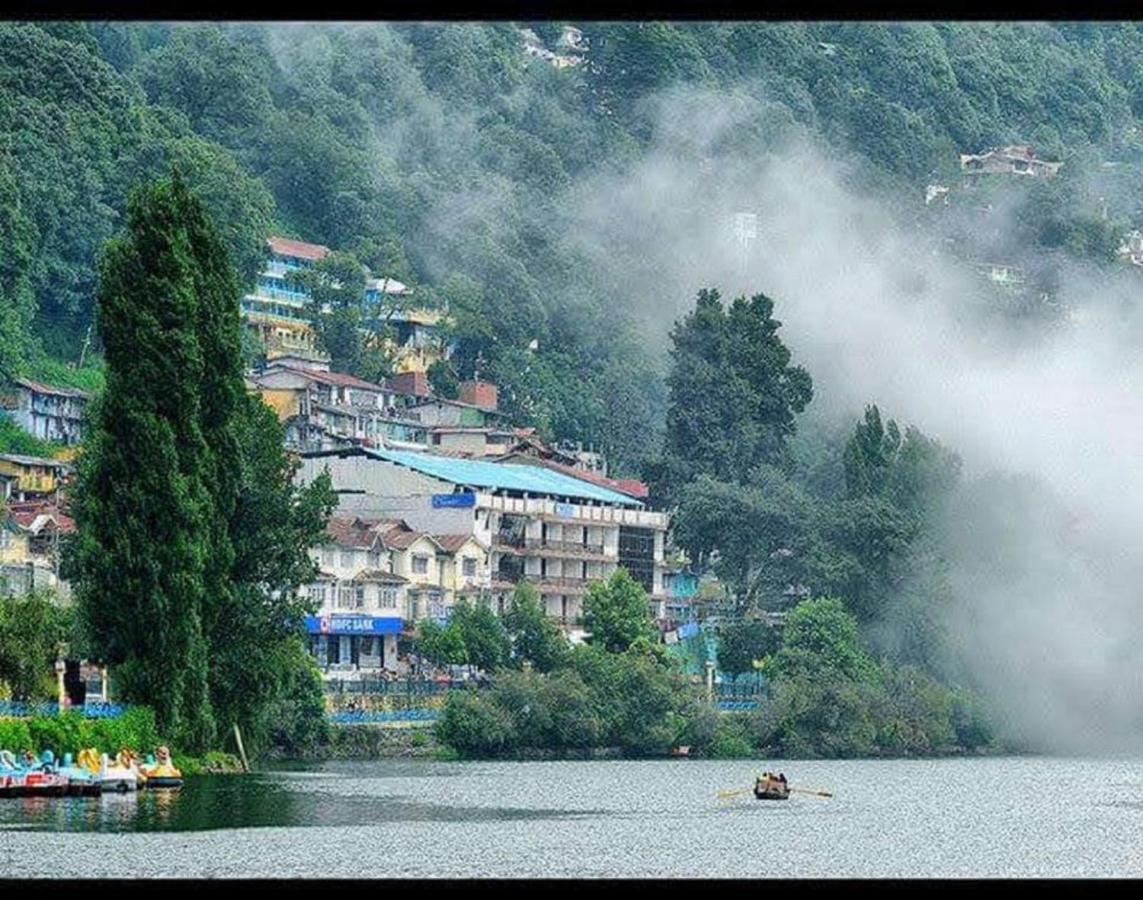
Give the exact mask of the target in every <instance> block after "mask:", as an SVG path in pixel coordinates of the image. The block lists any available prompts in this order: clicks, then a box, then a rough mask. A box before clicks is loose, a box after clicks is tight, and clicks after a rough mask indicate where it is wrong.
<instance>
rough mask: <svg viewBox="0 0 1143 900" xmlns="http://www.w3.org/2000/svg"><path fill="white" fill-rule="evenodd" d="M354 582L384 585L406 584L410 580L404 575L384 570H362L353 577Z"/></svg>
mask: <svg viewBox="0 0 1143 900" xmlns="http://www.w3.org/2000/svg"><path fill="white" fill-rule="evenodd" d="M353 580H354V581H379V582H381V583H382V584H404V583H405V582H406V581H408V580H409V579H408V578H406V577H405V576H404V575H394V574H393V573H392V572H386V571H385V570H384V569H362V570H361V571H360V572H358V573H357V574H356V575H354V576H353Z"/></svg>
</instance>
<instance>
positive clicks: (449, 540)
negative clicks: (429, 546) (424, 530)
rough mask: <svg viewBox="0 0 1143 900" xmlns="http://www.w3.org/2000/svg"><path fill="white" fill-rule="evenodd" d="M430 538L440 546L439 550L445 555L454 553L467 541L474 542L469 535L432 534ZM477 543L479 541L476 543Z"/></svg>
mask: <svg viewBox="0 0 1143 900" xmlns="http://www.w3.org/2000/svg"><path fill="white" fill-rule="evenodd" d="M430 537H431V538H432V539H433V540H434V541H436V542H437V543H438V544H440V546H441V549H442V550H444V551H445V552H446V553H456V551H457V550H459V549H460V548H461V547H463V546H464V545H465V544H467V543H468V542H469V541H475V540H476V538H474V537H473V536H472V535H471V534H433V535H430ZM477 543H479V541H477Z"/></svg>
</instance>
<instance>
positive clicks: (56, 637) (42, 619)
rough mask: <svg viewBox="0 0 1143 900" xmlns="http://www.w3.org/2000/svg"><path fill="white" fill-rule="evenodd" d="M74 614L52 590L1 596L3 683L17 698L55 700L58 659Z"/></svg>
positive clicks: (0, 667)
mask: <svg viewBox="0 0 1143 900" xmlns="http://www.w3.org/2000/svg"><path fill="white" fill-rule="evenodd" d="M71 635H72V614H71V611H70V610H68V609H64V608H62V607H61V606H60V605H59V602H58V600H56V598H55V597H54V596H52V595H51V594H50V593H45V592H34V593H30V594H26V595H22V596H11V595H0V682H4V683H6V684H7V685H8V687H9V688H10V689H11V691H12V695H13V696H14V697H15V698H16V699H18V700H47V699H53V700H54V699H56V692H57V685H56V676H55V661H56V659H57V658H58V655H59V646H60V644H62V643H66V642H68V641H70V639H71Z"/></svg>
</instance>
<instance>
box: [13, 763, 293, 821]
mask: <svg viewBox="0 0 1143 900" xmlns="http://www.w3.org/2000/svg"><path fill="white" fill-rule="evenodd" d="M296 816H297V813H296V810H295V809H294V800H293V797H292V796H291V794H290V792H289V791H288V790H286V789H285V787H284V786H283V785H280V784H277V783H275V782H274V781H272V780H268V779H264V778H259V776H256V775H252V776H246V777H243V778H236V777H230V778H228V777H224V776H199V777H194V778H188V779H187V780H186V784H185V786H184V787H183V789H182V790H180V791H167V790H151V791H140V792H138V793H134V792H133V793H126V794H119V793H108V794H104V795H103V796H101V797H58V798H57V797H25V798H20V799H19V800H10V801H5V802H0V826H2V827H3V828H4V829H5V830H6V831H12V830H20V829H22V828H27V829H47V830H52V831H112V832H114V831H199V830H203V829H212V828H249V827H257V826H267V825H289V824H293V822H294V820H295V819H296Z"/></svg>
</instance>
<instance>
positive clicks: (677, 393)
mask: <svg viewBox="0 0 1143 900" xmlns="http://www.w3.org/2000/svg"><path fill="white" fill-rule="evenodd" d="M773 310H774V303H773V301H772V300H770V298H769V297H767V296H766V295H765V294H756V295H754V296H753V297H751V298H750V299H749V300H747V299H746V298H745V297H738V298H736V299H735V300H734V302H733V303H731V304H730V308H729V309H727V310H724V309H723V306H722V303H721V301H720V299H719V293H718V291H717V290H713V289H711V290H702V291H700V292H699V295H698V301H697V304H696V306H695V309H694V311H693V312H691V313H690V314H688V315H687V316H686V317H684V318H683V319H682V321H680V322H679V323H677V324H676V326H675V328H674V330H673V331H672V332H671V342H672V349H671V370H670V372H669V374H668V375H667V385H668V387H669V390H670V398H669V402H668V407H667V431H666V441H665V443H664V448H663V458H664V460H665V461H666V462H665V463H664V464H663V465H662V466H660V467H659V471H658V472H656V473H655V474H656V478H655V481H656V486H657V488H658V490H659V491H660V492H661V494H662V497H663V498H664V499H666V500H670V499H672V498H675V497H677V496H678V494H679V491H680V490H681V489H682V487H683V486H684V485H685V484H686V483H687V482H689V481H690V480H691V479H693V478H695V477H696V476H698V475H702V474H707V475H711V476H713V477H716V478H722V479H727V478H728V477H729V478H730V479H732V480H735V481H744V480H746V478H747V475H748V473H749V472H750V470H751V469H753V468H754V467H756V466H758V465H759V464H762V463H768V464H772V465H782V464H784V463H786V462H787V447H786V443H787V441H788V439H789V438H790V437H791V436H792V435H793V434H794V431H795V423H794V415H795V414H796V413H799V412H801V411H802V410H803V409H805V407H806V405H807V404H808V403H809V402H810V399H811V398H812V397H813V387H812V381H811V379H810V376H809V373H808V372H806V370H805V369H803V368H801V367H800V366H791V365H790V364H789V363H790V351H789V350H787V349H786V347H785V346H784V345H783V344H782V342H781V340H780V339H779V338H778V335H777V331H778V328H779V327H780V325H781V323H780V322H778V321H776V320H775V319H774V318H773V315H772V314H773Z"/></svg>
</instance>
